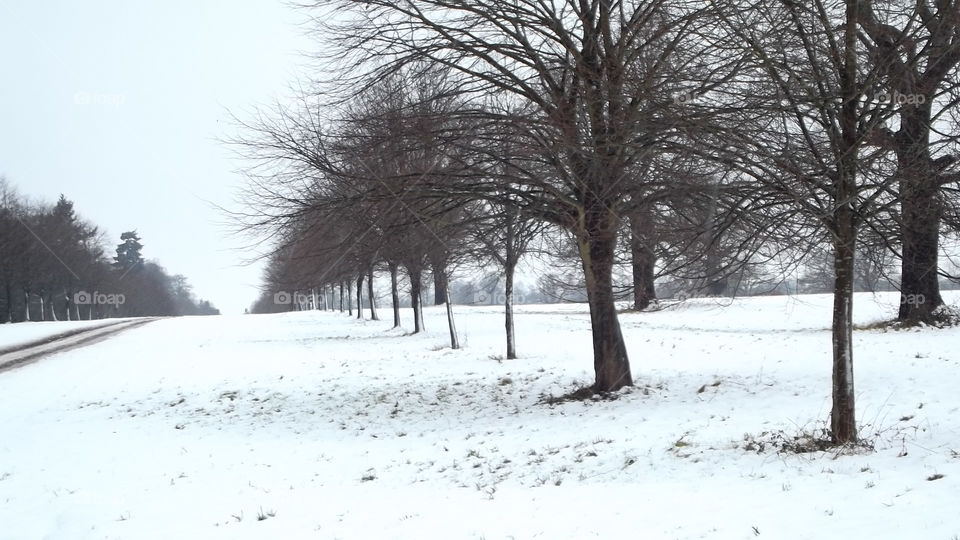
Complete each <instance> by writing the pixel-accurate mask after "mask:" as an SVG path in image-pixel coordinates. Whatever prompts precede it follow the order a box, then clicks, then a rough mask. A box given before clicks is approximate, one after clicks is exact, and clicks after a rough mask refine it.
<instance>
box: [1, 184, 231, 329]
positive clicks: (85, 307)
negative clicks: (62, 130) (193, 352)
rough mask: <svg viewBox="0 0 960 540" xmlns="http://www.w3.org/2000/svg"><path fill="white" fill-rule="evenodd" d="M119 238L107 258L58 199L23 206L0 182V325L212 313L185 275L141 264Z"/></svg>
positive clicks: (128, 235) (132, 243) (128, 236)
mask: <svg viewBox="0 0 960 540" xmlns="http://www.w3.org/2000/svg"><path fill="white" fill-rule="evenodd" d="M120 239H121V241H120V243H119V244H118V245H117V247H116V250H115V251H116V254H115V255H113V256H111V255H109V254H108V253H109V252H108V251H107V250H108V248H107V246H108V245H109V242H108V240H107V238H106V237H105V235H104V234H103V233H102V232H101V231H100V230H99V228H98V227H97V226H95V225H93V224H92V223H90V222H88V221H86V220H84V219H81V218H80V217H79V216H77V214H76V212H75V211H74V208H73V203H72V202H71V201H70V200H68V199H67V198H66V197H64V196H63V195H61V196H60V199H59V200H58V201H57V202H56V204H54V205H50V204H44V203H33V202H28V201H26V200H24V199H23V198H22V197H21V196H19V195H18V194H17V192H16V190H15V189H14V188H13V187H12V186H11V185H10V184H9V183H8V182H7V181H6V180H5V179H4V178H0V322H5V323H6V322H21V321H57V320H79V319H100V318H105V317H140V316H171V315H217V314H219V313H220V312H219V310H217V309H216V308H215V307H213V305H211V304H210V302H208V301H206V300H198V299H197V298H196V297H195V296H194V295H193V292H192V290H191V286H190V284H189V283H188V282H187V278H186V277H184V276H182V275H179V274H177V275H172V276H171V275H170V274H168V273H167V272H166V270H164V268H163V267H162V266H160V265H159V264H157V263H156V262H148V261H144V259H143V257H142V256H141V250H142V249H143V244H141V243H140V237H139V236H138V235H137V233H136V231H129V232H125V233H123V234H122V235H121V237H120Z"/></svg>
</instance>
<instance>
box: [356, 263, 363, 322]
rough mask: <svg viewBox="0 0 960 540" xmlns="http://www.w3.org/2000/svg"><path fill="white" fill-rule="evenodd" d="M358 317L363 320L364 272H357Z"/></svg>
mask: <svg viewBox="0 0 960 540" xmlns="http://www.w3.org/2000/svg"><path fill="white" fill-rule="evenodd" d="M357 319H359V320H363V272H360V273H359V274H357Z"/></svg>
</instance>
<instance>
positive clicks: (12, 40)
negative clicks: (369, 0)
mask: <svg viewBox="0 0 960 540" xmlns="http://www.w3.org/2000/svg"><path fill="white" fill-rule="evenodd" d="M303 18H304V17H303V14H302V13H298V12H296V11H295V10H293V9H291V8H290V7H288V5H286V4H285V3H284V2H283V1H282V0H241V1H237V0H234V1H228V0H193V1H190V0H165V1H159V0H156V1H149V2H148V1H145V0H144V1H133V0H84V1H82V2H77V1H75V0H71V1H65V0H46V1H42V2H34V1H28V0H23V1H18V2H10V1H5V2H0V175H5V176H6V177H7V179H8V180H10V181H11V182H12V183H13V184H14V185H15V186H16V187H17V188H18V189H19V191H20V192H21V193H22V194H24V195H26V196H28V197H29V198H31V199H42V200H46V201H48V202H54V201H55V200H56V198H57V197H58V196H59V194H60V193H63V194H64V195H66V196H67V198H69V199H71V200H73V201H74V202H75V208H76V209H77V211H78V212H79V213H80V214H81V215H82V216H83V217H85V218H87V219H89V220H91V221H93V222H95V223H96V224H98V225H100V226H101V228H102V229H104V230H105V231H106V233H107V234H108V237H109V239H110V242H109V244H110V245H111V247H110V252H111V255H112V246H113V245H115V244H116V243H119V238H120V233H121V232H123V231H127V230H131V229H137V230H138V231H139V233H140V236H141V237H142V238H143V243H144V246H145V247H144V256H145V257H146V258H148V259H157V260H159V261H160V263H161V264H163V265H164V266H165V267H166V268H167V270H168V271H169V272H170V273H180V274H184V275H186V276H187V278H188V279H189V280H190V282H191V283H192V284H193V286H194V291H195V292H196V294H197V295H198V296H200V297H203V298H207V299H210V300H211V301H212V302H213V303H214V304H215V305H216V306H217V307H219V308H220V309H221V311H223V312H224V313H236V312H242V311H243V308H245V307H247V306H249V304H250V303H251V302H252V301H253V300H254V298H255V296H256V294H257V290H256V286H257V285H258V283H259V277H260V266H259V265H255V266H241V263H242V262H243V261H244V260H245V258H246V257H247V256H248V255H247V253H245V252H243V251H237V248H241V247H243V246H242V243H241V242H240V241H238V240H236V239H233V238H231V237H230V236H229V235H228V234H227V227H226V226H225V225H224V222H225V221H226V220H225V217H224V216H223V215H222V214H221V213H220V212H219V211H218V210H216V209H214V208H213V207H211V205H210V204H209V203H207V202H205V201H210V202H212V203H215V204H219V205H222V206H226V207H236V203H235V201H234V195H235V192H236V189H237V187H239V186H240V184H241V183H242V182H243V180H242V177H241V176H240V175H239V174H237V173H235V172H234V171H235V170H236V169H237V168H238V167H239V166H240V165H241V163H240V162H239V161H237V160H236V159H235V158H234V157H233V155H232V153H231V151H230V150H229V149H227V148H225V147H224V146H223V144H222V143H219V142H218V141H217V140H216V139H217V138H218V137H228V136H230V135H233V134H234V133H235V129H234V127H233V126H232V124H231V122H230V115H229V113H228V111H231V112H233V113H235V114H237V116H239V117H240V118H245V117H247V116H248V115H245V114H244V112H245V111H250V110H251V109H252V107H254V106H255V105H258V104H269V103H270V102H271V101H273V100H274V99H276V98H278V97H282V96H284V95H286V94H288V92H287V88H288V85H289V84H291V83H293V82H294V81H295V80H296V79H297V78H298V77H299V78H303V76H304V75H305V73H304V72H301V71H299V69H300V68H299V67H298V66H302V65H304V64H305V61H304V59H303V57H302V56H301V55H300V52H301V51H304V50H309V49H310V48H311V46H312V44H311V42H310V41H309V40H308V39H307V38H305V37H304V36H303V29H302V28H301V27H300V26H298V23H299V22H301V21H302V20H303Z"/></svg>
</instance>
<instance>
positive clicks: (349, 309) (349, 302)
mask: <svg viewBox="0 0 960 540" xmlns="http://www.w3.org/2000/svg"><path fill="white" fill-rule="evenodd" d="M347 315H349V316H350V317H353V288H352V287H351V286H350V282H349V281H348V282H347Z"/></svg>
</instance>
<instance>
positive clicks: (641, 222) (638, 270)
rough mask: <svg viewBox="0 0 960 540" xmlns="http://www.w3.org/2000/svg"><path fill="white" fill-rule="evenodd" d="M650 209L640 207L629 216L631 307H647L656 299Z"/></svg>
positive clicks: (638, 308) (654, 255) (637, 308)
mask: <svg viewBox="0 0 960 540" xmlns="http://www.w3.org/2000/svg"><path fill="white" fill-rule="evenodd" d="M649 214H650V211H649V210H648V209H646V208H641V209H640V210H638V211H637V212H636V213H635V214H634V215H632V216H630V255H631V259H632V263H633V309H635V310H637V311H641V310H644V309H647V307H648V306H649V305H650V303H651V302H653V301H654V300H656V299H657V293H656V289H655V288H654V271H655V266H656V263H657V256H656V254H655V253H654V251H653V220H652V219H651V216H650V215H649Z"/></svg>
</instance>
